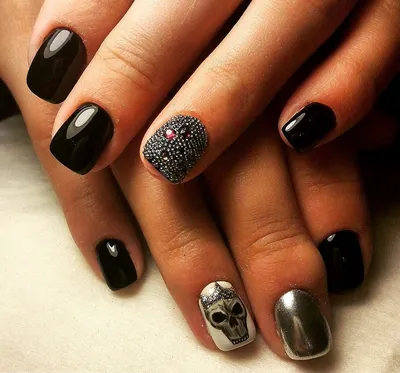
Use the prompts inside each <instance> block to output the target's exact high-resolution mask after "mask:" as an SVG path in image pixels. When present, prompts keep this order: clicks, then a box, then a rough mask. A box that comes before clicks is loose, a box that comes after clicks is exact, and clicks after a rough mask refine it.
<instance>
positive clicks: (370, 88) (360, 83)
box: [338, 57, 379, 108]
mask: <svg viewBox="0 0 400 373" xmlns="http://www.w3.org/2000/svg"><path fill="white" fill-rule="evenodd" d="M338 68H339V69H341V70H343V74H344V75H343V76H348V77H350V79H349V80H348V84H351V86H352V87H351V91H352V92H354V93H355V94H357V95H358V100H360V101H362V104H361V105H360V107H363V108H365V107H372V106H373V105H374V103H375V100H376V98H377V97H378V92H379V87H378V79H371V76H370V75H369V73H368V71H367V70H366V69H365V66H364V62H363V61H360V60H358V59H357V58H351V57H350V58H342V60H341V61H338Z"/></svg>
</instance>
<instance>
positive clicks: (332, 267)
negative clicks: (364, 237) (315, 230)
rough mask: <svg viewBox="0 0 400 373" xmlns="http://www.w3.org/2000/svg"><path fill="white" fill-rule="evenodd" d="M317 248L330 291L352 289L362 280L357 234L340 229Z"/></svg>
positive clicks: (362, 273)
mask: <svg viewBox="0 0 400 373" xmlns="http://www.w3.org/2000/svg"><path fill="white" fill-rule="evenodd" d="M318 250H319V252H320V253H321V255H322V258H323V259H324V262H325V268H326V273H327V277H328V288H329V291H332V292H341V291H345V290H350V289H354V288H356V287H358V286H360V285H361V284H362V282H363V281H364V264H363V257H362V251H361V247H360V243H359V241H358V236H357V234H355V233H354V232H352V231H340V232H337V233H335V234H332V235H330V236H329V237H328V238H326V239H325V240H323V241H322V242H321V243H320V244H319V246H318Z"/></svg>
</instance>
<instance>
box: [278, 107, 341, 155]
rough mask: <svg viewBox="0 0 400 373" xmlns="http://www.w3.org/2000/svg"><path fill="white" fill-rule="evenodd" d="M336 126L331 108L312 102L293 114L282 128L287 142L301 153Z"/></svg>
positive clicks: (310, 147)
mask: <svg viewBox="0 0 400 373" xmlns="http://www.w3.org/2000/svg"><path fill="white" fill-rule="evenodd" d="M335 127H336V116H335V113H334V112H333V110H332V109H331V108H330V107H328V106H326V105H323V104H319V103H312V104H310V105H307V106H305V107H304V108H303V109H302V110H300V111H299V112H298V113H297V114H295V115H294V116H293V117H292V118H291V119H290V120H289V121H288V122H287V123H286V124H285V125H284V126H283V128H282V132H283V134H284V135H285V137H286V139H287V141H288V142H289V144H290V145H291V146H292V147H293V148H294V149H295V150H296V151H298V152H300V153H302V152H305V151H307V150H310V149H312V148H313V147H314V146H315V145H317V144H318V143H319V142H320V141H321V140H322V139H323V138H324V137H325V136H326V135H327V134H328V133H329V132H330V131H332V130H333V129H334V128H335Z"/></svg>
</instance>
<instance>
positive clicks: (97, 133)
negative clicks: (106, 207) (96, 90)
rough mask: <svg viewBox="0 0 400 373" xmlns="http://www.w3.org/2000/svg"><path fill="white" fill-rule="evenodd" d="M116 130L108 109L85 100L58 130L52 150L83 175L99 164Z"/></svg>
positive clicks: (69, 166)
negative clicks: (85, 102) (86, 102)
mask: <svg viewBox="0 0 400 373" xmlns="http://www.w3.org/2000/svg"><path fill="white" fill-rule="evenodd" d="M113 133H114V126H113V123H112V121H111V118H110V117H109V115H108V114H107V112H106V111H104V110H103V109H102V108H101V107H99V106H97V105H95V104H85V105H83V106H81V107H79V108H78V109H77V110H76V111H75V112H74V113H73V114H72V115H71V116H70V117H69V118H68V120H67V121H66V122H65V123H64V124H63V125H62V126H61V128H60V129H59V130H58V131H57V133H56V134H55V136H54V137H53V139H52V140H51V143H50V151H51V153H52V154H53V155H54V157H55V158H57V160H58V161H59V162H61V163H62V164H63V165H64V166H66V167H68V168H69V169H70V170H72V171H74V172H76V173H78V174H81V175H84V174H87V173H88V172H89V171H90V170H91V169H92V168H93V166H94V165H95V164H96V162H97V160H98V159H99V158H100V155H101V153H102V152H103V150H104V148H105V147H106V145H107V144H108V143H109V142H110V140H111V138H112V136H113Z"/></svg>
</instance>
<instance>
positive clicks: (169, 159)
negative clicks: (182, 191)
mask: <svg viewBox="0 0 400 373" xmlns="http://www.w3.org/2000/svg"><path fill="white" fill-rule="evenodd" d="M207 144H208V139H207V132H206V129H205V127H204V125H203V124H202V123H201V121H200V120H199V119H197V118H194V117H191V116H188V115H176V116H175V117H173V118H171V119H170V120H169V121H168V122H167V123H165V124H164V125H163V126H162V127H161V128H159V129H158V130H157V131H156V132H155V133H154V135H153V136H151V137H150V139H149V140H148V141H147V142H146V144H145V146H144V150H143V155H144V157H145V158H146V159H147V160H148V161H149V162H150V163H151V164H152V165H153V167H154V168H156V169H157V170H158V171H159V172H160V173H161V174H162V175H163V176H164V177H165V178H166V179H167V180H169V181H170V182H172V183H179V182H181V181H182V180H183V179H184V178H185V176H186V175H187V174H188V172H189V171H190V170H191V169H192V168H193V167H194V165H195V164H196V162H197V161H198V160H199V159H200V158H201V156H202V155H203V153H204V151H205V149H206V147H207Z"/></svg>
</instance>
